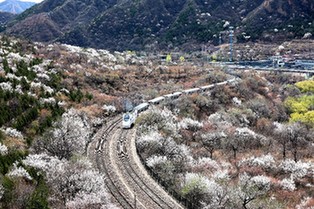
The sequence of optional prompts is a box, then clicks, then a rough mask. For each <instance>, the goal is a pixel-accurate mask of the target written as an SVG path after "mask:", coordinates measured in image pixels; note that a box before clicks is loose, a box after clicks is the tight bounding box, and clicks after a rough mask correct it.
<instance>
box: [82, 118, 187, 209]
mask: <svg viewBox="0 0 314 209" xmlns="http://www.w3.org/2000/svg"><path fill="white" fill-rule="evenodd" d="M135 138H136V130H135V128H133V129H122V128H121V116H120V117H119V116H118V117H115V118H113V119H112V120H111V121H110V122H108V123H107V124H106V125H104V126H103V127H102V128H101V129H100V130H99V131H98V132H97V133H96V134H95V135H94V137H93V139H92V141H91V143H90V145H89V147H88V149H87V155H88V157H89V158H90V159H91V161H92V162H93V164H94V165H95V167H97V168H98V169H99V171H100V172H101V173H103V175H104V181H105V183H106V185H107V189H108V192H110V193H111V194H112V196H113V197H114V199H113V201H114V202H115V203H116V204H117V205H120V206H121V207H122V208H126V209H128V208H131V209H132V208H139V209H145V208H146V209H150V208H154V209H155V208H156V209H157V208H163V209H183V208H184V207H183V206H182V205H180V204H179V203H178V202H177V201H176V200H175V199H174V198H172V197H171V196H170V195H169V194H168V193H167V192H166V191H165V190H163V188H162V187H161V186H160V185H158V184H157V183H156V182H155V181H154V180H153V179H152V178H151V177H150V175H149V174H148V173H147V171H146V170H145V168H144V166H143V165H142V163H141V161H140V159H139V156H138V155H137V152H136V146H135Z"/></svg>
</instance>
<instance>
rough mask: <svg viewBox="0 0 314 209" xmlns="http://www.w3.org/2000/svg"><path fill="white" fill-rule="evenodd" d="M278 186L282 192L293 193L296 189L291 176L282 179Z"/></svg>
mask: <svg viewBox="0 0 314 209" xmlns="http://www.w3.org/2000/svg"><path fill="white" fill-rule="evenodd" d="M279 184H280V186H281V188H282V189H284V190H288V191H294V190H295V189H296V186H295V182H294V179H293V177H292V176H290V178H284V179H283V180H281V181H280V183H279Z"/></svg>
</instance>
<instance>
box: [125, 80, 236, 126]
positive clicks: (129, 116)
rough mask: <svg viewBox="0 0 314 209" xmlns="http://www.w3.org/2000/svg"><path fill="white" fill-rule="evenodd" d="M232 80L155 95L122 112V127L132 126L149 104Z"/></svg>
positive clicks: (208, 88)
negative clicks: (126, 111)
mask: <svg viewBox="0 0 314 209" xmlns="http://www.w3.org/2000/svg"><path fill="white" fill-rule="evenodd" d="M234 81H236V78H232V79H229V80H227V81H223V82H219V83H215V84H211V85H207V86H202V87H199V88H191V89H186V90H183V91H182V92H181V91H179V92H174V93H172V94H166V95H163V96H159V97H156V98H154V99H151V100H148V102H144V103H141V104H139V105H137V106H136V107H135V108H134V109H133V111H132V112H128V113H124V114H123V120H122V128H124V129H128V128H132V127H133V125H134V124H135V121H136V118H137V116H138V114H139V113H141V112H143V111H145V110H147V109H148V107H149V106H151V105H158V104H160V103H161V102H163V101H165V100H168V101H169V100H174V99H177V98H179V97H180V96H181V95H182V94H185V95H189V94H194V93H201V92H206V91H208V90H210V89H212V88H214V87H215V86H220V85H226V84H228V83H232V82H234Z"/></svg>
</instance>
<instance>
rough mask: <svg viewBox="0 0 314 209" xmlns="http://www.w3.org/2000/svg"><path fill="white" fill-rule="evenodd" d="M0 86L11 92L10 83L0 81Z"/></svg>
mask: <svg viewBox="0 0 314 209" xmlns="http://www.w3.org/2000/svg"><path fill="white" fill-rule="evenodd" d="M0 88H1V89H3V90H5V91H9V92H13V87H12V84H11V83H10V82H3V83H0Z"/></svg>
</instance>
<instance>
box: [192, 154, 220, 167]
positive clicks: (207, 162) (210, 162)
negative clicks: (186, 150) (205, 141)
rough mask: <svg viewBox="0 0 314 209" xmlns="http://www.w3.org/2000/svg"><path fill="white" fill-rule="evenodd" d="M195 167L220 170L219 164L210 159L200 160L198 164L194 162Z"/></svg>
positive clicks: (203, 158)
mask: <svg viewBox="0 0 314 209" xmlns="http://www.w3.org/2000/svg"><path fill="white" fill-rule="evenodd" d="M194 167H202V168H204V169H215V170H217V169H220V166H219V164H218V163H217V161H215V160H213V159H211V158H209V157H202V158H199V159H198V160H197V161H196V162H194Z"/></svg>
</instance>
